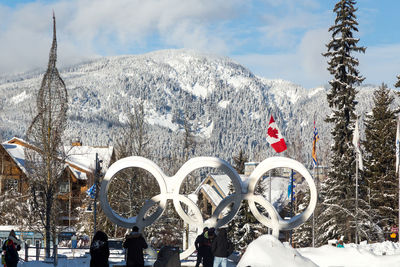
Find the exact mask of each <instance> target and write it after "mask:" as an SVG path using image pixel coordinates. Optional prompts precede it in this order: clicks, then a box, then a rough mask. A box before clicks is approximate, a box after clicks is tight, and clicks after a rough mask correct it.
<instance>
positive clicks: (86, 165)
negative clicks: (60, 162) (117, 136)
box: [65, 146, 113, 173]
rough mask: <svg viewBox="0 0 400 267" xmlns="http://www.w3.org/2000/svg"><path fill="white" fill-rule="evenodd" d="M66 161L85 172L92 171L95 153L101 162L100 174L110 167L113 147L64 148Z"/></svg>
mask: <svg viewBox="0 0 400 267" xmlns="http://www.w3.org/2000/svg"><path fill="white" fill-rule="evenodd" d="M65 153H66V154H67V161H68V162H71V163H73V164H75V165H77V166H78V167H80V168H82V169H85V170H91V171H92V170H94V169H95V167H96V166H95V161H96V153H97V154H98V157H99V160H102V161H103V162H102V163H101V166H102V170H101V171H102V172H103V173H105V172H106V171H107V168H108V167H109V165H110V162H111V157H112V153H113V147H112V146H110V147H93V146H65Z"/></svg>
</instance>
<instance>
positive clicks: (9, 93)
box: [0, 50, 376, 164]
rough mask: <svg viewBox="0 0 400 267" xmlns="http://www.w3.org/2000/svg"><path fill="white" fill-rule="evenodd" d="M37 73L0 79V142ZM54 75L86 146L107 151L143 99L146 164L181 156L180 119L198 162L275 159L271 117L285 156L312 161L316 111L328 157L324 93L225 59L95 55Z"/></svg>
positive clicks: (24, 114) (18, 116) (27, 105)
mask: <svg viewBox="0 0 400 267" xmlns="http://www.w3.org/2000/svg"><path fill="white" fill-rule="evenodd" d="M43 74H44V70H37V71H34V72H29V73H24V74H19V75H9V76H2V77H0V106H1V108H2V109H1V110H0V112H1V117H0V134H1V135H2V139H3V140H5V139H7V138H11V137H12V136H19V137H22V138H23V137H24V133H25V131H26V129H27V127H28V125H29V123H30V121H31V118H32V115H31V114H32V112H33V111H34V110H35V100H36V92H37V91H38V89H39V87H40V83H41V80H42V77H43ZM60 74H61V77H62V78H63V79H64V81H65V84H66V86H67V90H68V95H69V127H68V130H67V132H66V135H67V137H68V138H69V139H74V138H80V139H81V141H82V142H83V144H85V145H110V144H113V142H114V141H115V140H116V139H118V138H119V136H120V127H121V125H123V124H124V122H125V121H126V114H127V113H128V112H130V110H131V109H132V106H133V103H136V102H137V101H138V100H139V99H143V100H144V101H145V102H144V103H145V107H146V121H147V123H148V124H149V125H150V138H151V146H152V149H151V151H152V155H151V157H152V158H162V157H168V156H171V155H176V154H178V153H180V151H181V150H182V144H183V141H182V133H183V119H182V118H183V117H184V116H185V114H188V115H189V116H188V117H189V119H190V122H191V124H192V128H193V130H194V131H195V134H196V136H197V137H198V138H197V147H196V149H195V150H194V151H193V153H194V154H193V155H196V156H200V155H205V156H207V155H214V156H219V157H221V158H224V159H226V160H228V161H230V160H231V157H232V155H235V154H237V153H238V151H239V149H244V150H245V152H246V154H247V155H250V159H251V160H262V159H264V158H265V157H267V156H270V155H272V154H273V151H272V149H271V148H269V146H268V144H267V143H266V141H265V135H266V129H267V124H268V118H267V117H268V114H270V113H272V114H273V115H274V118H275V121H276V122H277V123H278V125H279V127H280V129H281V131H282V132H283V135H284V137H285V139H286V141H287V143H288V147H289V151H288V152H287V155H288V156H291V157H294V158H298V159H300V160H302V161H303V162H304V163H305V164H309V163H310V159H311V157H310V154H311V140H312V132H313V120H314V119H313V118H314V114H315V117H316V123H317V127H318V130H319V134H320V137H321V141H320V142H319V144H320V149H321V151H322V153H321V155H323V154H324V153H325V154H326V153H327V151H328V144H329V142H330V133H329V131H330V130H329V129H330V125H328V124H326V123H325V122H324V118H325V117H326V116H327V114H328V113H329V112H330V109H329V107H328V105H327V101H326V93H327V88H325V87H321V88H315V89H311V90H307V89H305V88H302V87H301V86H299V85H295V84H293V83H291V82H288V81H283V80H268V79H265V78H261V77H257V76H255V75H254V74H253V73H252V72H251V71H250V70H248V69H247V68H245V67H243V66H241V65H240V64H238V63H236V62H234V61H232V60H231V59H229V58H225V57H218V56H214V55H209V54H202V53H199V52H194V51H188V50H164V51H156V52H152V53H149V54H144V55H129V56H117V57H106V58H100V59H97V60H93V61H91V62H85V63H82V64H79V65H75V66H71V67H68V68H64V69H61V70H60ZM375 88H376V87H374V86H364V87H361V88H359V91H360V93H359V94H358V101H359V104H358V106H357V107H358V113H359V114H364V113H365V112H369V111H370V109H371V104H372V92H373V90H374V89H375ZM299 151H300V152H299ZM324 151H325V152H324ZM321 157H323V156H321Z"/></svg>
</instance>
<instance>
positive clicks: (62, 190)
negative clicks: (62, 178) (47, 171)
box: [60, 182, 69, 193]
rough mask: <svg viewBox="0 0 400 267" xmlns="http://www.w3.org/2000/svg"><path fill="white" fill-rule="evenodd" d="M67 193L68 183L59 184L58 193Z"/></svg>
mask: <svg viewBox="0 0 400 267" xmlns="http://www.w3.org/2000/svg"><path fill="white" fill-rule="evenodd" d="M68 192H69V182H61V183H60V193H68Z"/></svg>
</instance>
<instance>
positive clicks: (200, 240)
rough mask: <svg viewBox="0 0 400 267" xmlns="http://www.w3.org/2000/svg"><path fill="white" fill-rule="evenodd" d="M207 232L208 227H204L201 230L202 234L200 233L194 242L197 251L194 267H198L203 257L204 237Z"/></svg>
mask: <svg viewBox="0 0 400 267" xmlns="http://www.w3.org/2000/svg"><path fill="white" fill-rule="evenodd" d="M207 231H208V227H204V229H203V233H201V234H200V235H198V236H197V238H196V240H195V241H194V246H195V247H196V250H197V261H196V267H199V266H200V263H201V262H202V261H204V260H203V257H204V253H205V249H206V248H207V247H206V241H207V240H205V239H206V237H205V236H204V235H205V233H206V232H207ZM203 266H204V262H203Z"/></svg>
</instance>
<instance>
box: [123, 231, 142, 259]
mask: <svg viewBox="0 0 400 267" xmlns="http://www.w3.org/2000/svg"><path fill="white" fill-rule="evenodd" d="M123 247H124V248H126V249H127V250H128V255H127V257H126V266H127V267H144V257H143V249H146V248H147V247H148V246H147V243H146V241H145V240H144V237H143V236H142V234H141V233H139V228H138V227H137V226H133V227H132V232H131V233H130V234H129V235H127V236H126V237H125V241H124V243H123Z"/></svg>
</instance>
